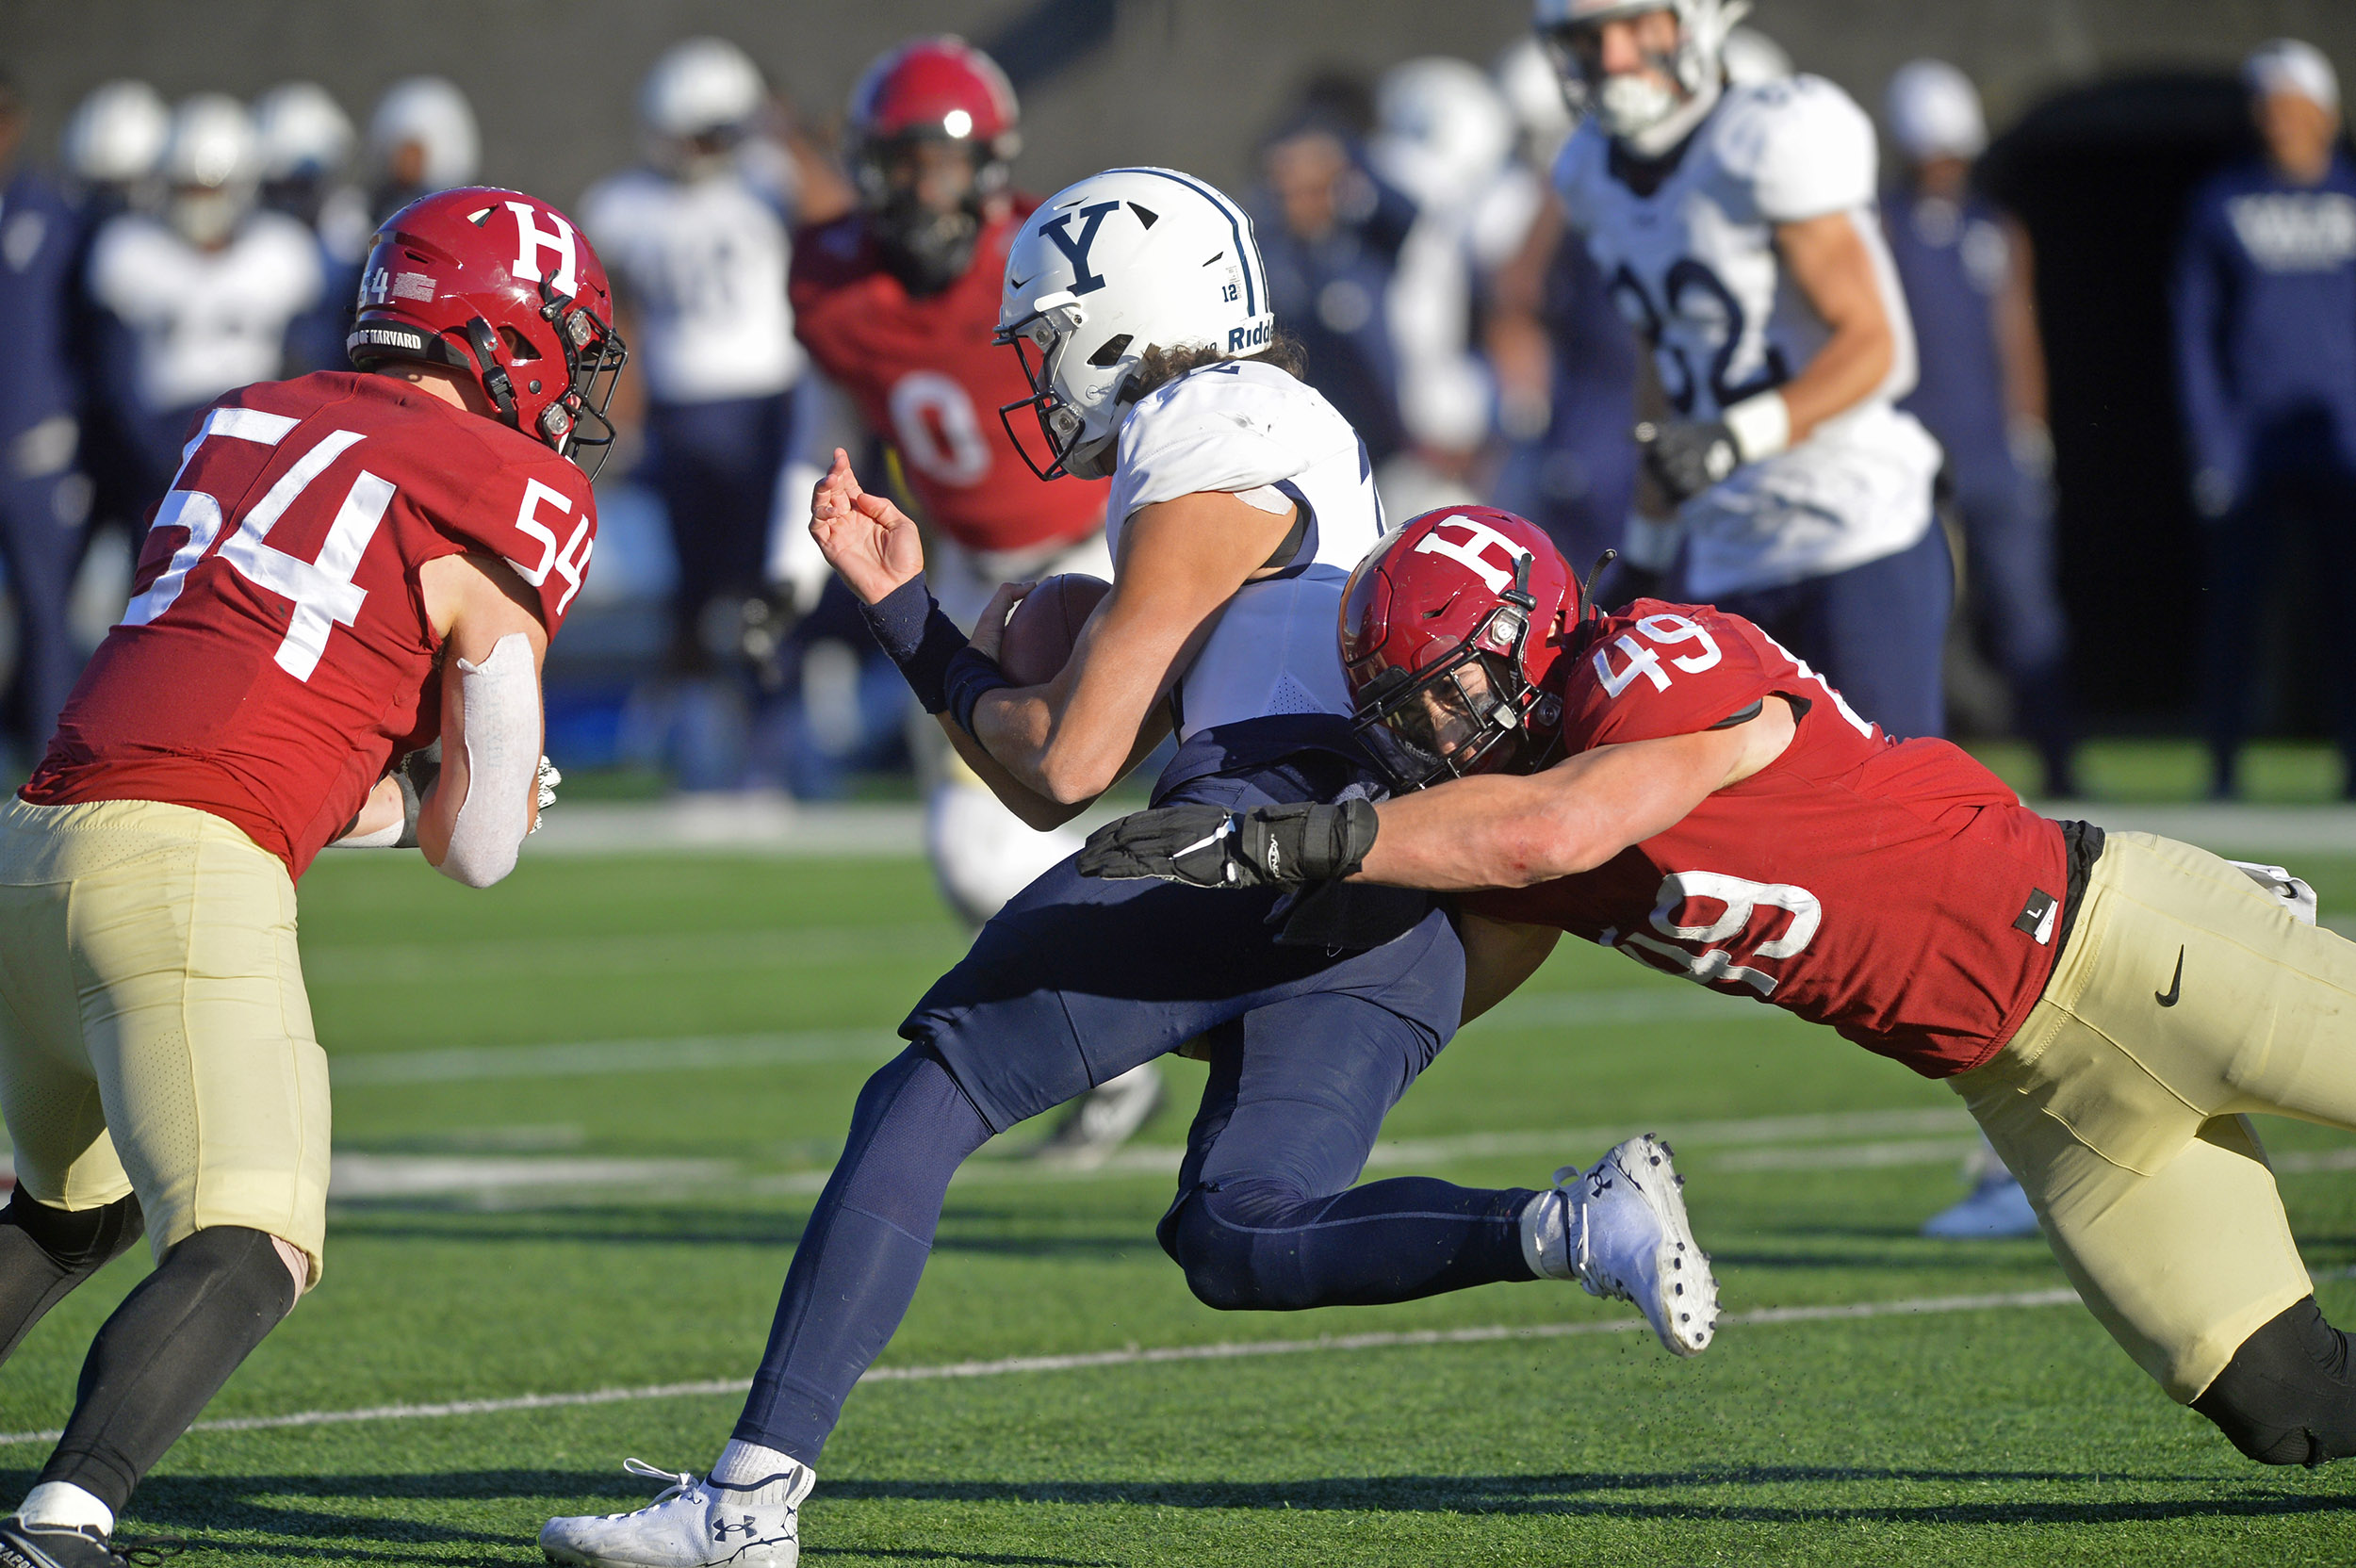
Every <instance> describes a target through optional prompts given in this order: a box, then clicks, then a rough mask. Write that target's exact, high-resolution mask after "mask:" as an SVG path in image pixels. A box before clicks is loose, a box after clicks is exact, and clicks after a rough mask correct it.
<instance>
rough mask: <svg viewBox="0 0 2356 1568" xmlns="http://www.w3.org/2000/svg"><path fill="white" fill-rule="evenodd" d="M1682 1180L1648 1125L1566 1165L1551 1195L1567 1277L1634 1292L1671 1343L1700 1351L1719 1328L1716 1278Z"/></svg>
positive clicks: (1608, 1292) (1595, 1291)
mask: <svg viewBox="0 0 2356 1568" xmlns="http://www.w3.org/2000/svg"><path fill="white" fill-rule="evenodd" d="M1566 1178H1567V1180H1566ZM1684 1184H1685V1178H1684V1177H1682V1176H1679V1175H1678V1174H1677V1167H1676V1166H1675V1165H1673V1164H1671V1163H1670V1156H1669V1146H1668V1145H1667V1144H1665V1143H1662V1142H1661V1140H1660V1139H1659V1138H1657V1137H1654V1136H1653V1135H1651V1134H1650V1133H1647V1134H1645V1135H1644V1136H1642V1137H1634V1138H1630V1139H1628V1141H1627V1142H1626V1143H1623V1144H1621V1145H1620V1146H1619V1147H1618V1148H1616V1149H1614V1150H1612V1152H1610V1153H1608V1154H1606V1155H1604V1157H1603V1158H1602V1159H1600V1160H1597V1161H1596V1162H1595V1165H1594V1166H1593V1167H1591V1168H1588V1169H1587V1170H1584V1171H1582V1170H1580V1169H1579V1168H1578V1167H1577V1166H1564V1167H1563V1168H1562V1169H1560V1170H1558V1171H1556V1172H1555V1173H1554V1191H1553V1192H1551V1193H1548V1194H1546V1197H1547V1198H1549V1199H1555V1200H1557V1201H1560V1202H1561V1204H1562V1243H1561V1245H1562V1247H1563V1249H1564V1256H1563V1259H1562V1264H1563V1266H1564V1268H1565V1269H1566V1271H1567V1273H1566V1277H1568V1278H1572V1279H1576V1280H1578V1281H1579V1283H1580V1284H1581V1285H1583V1286H1584V1287H1586V1290H1587V1294H1588V1295H1590V1296H1604V1297H1610V1298H1612V1299H1617V1300H1622V1301H1632V1302H1634V1303H1635V1304H1636V1307H1637V1310H1638V1311H1640V1312H1642V1313H1643V1314H1644V1320H1645V1321H1646V1322H1648V1323H1650V1324H1651V1325H1652V1331H1653V1332H1654V1333H1656V1334H1658V1335H1660V1336H1661V1344H1662V1345H1664V1346H1666V1347H1667V1348H1669V1350H1670V1351H1671V1352H1672V1353H1674V1354H1677V1355H1680V1356H1698V1355H1700V1354H1701V1353H1702V1352H1703V1351H1704V1350H1706V1349H1708V1348H1710V1335H1711V1334H1712V1333H1714V1332H1715V1331H1717V1328H1718V1282H1717V1279H1716V1277H1715V1276H1714V1275H1712V1274H1711V1273H1710V1257H1709V1255H1708V1254H1707V1253H1705V1252H1704V1251H1703V1250H1701V1247H1700V1246H1699V1245H1698V1244H1697V1243H1696V1242H1695V1241H1694V1240H1693V1224H1692V1222H1691V1221H1690V1220H1688V1219H1687V1218H1686V1215H1685V1195H1684V1194H1683V1193H1682V1192H1680V1191H1679V1190H1678V1189H1679V1188H1680V1187H1682V1186H1683V1185H1684ZM1549 1229H1551V1227H1549ZM1549 1272H1551V1270H1549Z"/></svg>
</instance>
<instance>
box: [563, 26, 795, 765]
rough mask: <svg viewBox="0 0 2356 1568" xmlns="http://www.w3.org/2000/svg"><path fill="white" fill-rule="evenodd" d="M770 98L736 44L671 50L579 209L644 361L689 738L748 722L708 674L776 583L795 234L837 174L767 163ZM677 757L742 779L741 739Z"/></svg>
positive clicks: (790, 439) (674, 651)
mask: <svg viewBox="0 0 2356 1568" xmlns="http://www.w3.org/2000/svg"><path fill="white" fill-rule="evenodd" d="M768 96H769V95H768V89H767V87H766V85H765V84H764V83H763V82H762V80H761V72H760V70H759V68H757V67H756V66H755V65H754V64H753V62H752V60H751V58H750V57H748V56H746V55H745V53H744V50H742V49H740V48H738V47H737V46H736V45H735V44H733V43H730V42H728V41H726V40H724V39H717V38H694V39H689V40H687V41H684V42H681V43H679V44H676V45H674V46H673V47H672V48H671V49H669V50H668V51H667V52H665V53H664V54H663V57H661V58H660V59H658V60H657V61H656V62H655V64H654V67H653V69H652V70H651V71H649V72H648V73H646V83H645V85H644V87H642V88H641V90H640V91H639V95H638V117H639V122H640V124H641V126H642V127H643V129H644V132H645V135H646V163H645V164H644V165H643V166H642V167H639V168H635V169H630V170H626V171H624V172H621V173H618V174H615V175H614V176H613V177H611V178H609V179H607V180H605V181H602V182H601V183H599V184H598V185H597V186H595V187H593V188H591V189H590V190H589V192H588V194H586V195H584V196H583V197H582V198H581V227H582V229H583V230H585V231H586V232H587V234H588V236H589V238H590V240H591V241H592V242H593V243H594V244H595V245H596V246H597V253H598V254H600V255H602V256H604V257H605V258H606V265H607V267H608V268H610V269H611V270H612V273H613V277H614V289H615V293H616V295H617V297H618V299H619V301H620V304H621V308H622V310H623V312H624V320H625V325H624V328H623V330H624V331H625V332H626V333H627V335H629V338H630V344H631V347H632V349H633V350H634V351H636V353H637V354H638V360H639V364H640V365H641V366H642V367H644V370H645V376H644V384H645V386H646V435H647V443H648V448H649V456H650V460H651V466H650V472H651V476H652V478H653V481H654V488H655V490H656V491H657V492H658V493H659V494H660V495H661V496H662V498H663V509H664V512H665V514H666V515H667V516H668V519H669V523H670V530H671V544H672V547H673V549H674V551H675V553H676V554H677V556H678V560H679V586H678V589H677V591H676V594H675V596H674V600H673V611H672V630H671V653H670V666H671V669H672V672H673V673H674V674H675V675H677V676H679V677H680V678H682V681H683V684H682V687H681V689H680V692H679V697H680V700H681V702H682V703H683V704H684V705H685V706H684V709H683V711H682V715H681V717H682V721H683V722H682V724H681V727H680V732H681V734H682V735H683V736H686V737H695V736H698V735H712V734H726V733H728V732H729V731H732V730H734V729H735V728H736V725H735V723H733V722H727V721H720V720H719V719H718V718H717V716H718V715H721V714H725V713H728V712H730V711H732V710H733V706H734V694H733V693H732V692H729V691H727V690H725V689H715V687H714V686H713V684H712V682H713V681H714V679H715V678H717V677H719V676H721V675H722V674H723V673H724V671H725V670H726V668H727V665H728V662H732V660H733V656H734V654H735V653H736V651H737V646H738V641H739V629H740V628H741V626H742V625H743V620H744V607H746V606H749V605H754V604H757V603H760V602H761V598H762V596H763V593H764V591H765V587H766V583H767V576H768V562H769V525H770V517H771V514H772V511H773V509H774V506H775V502H776V499H777V476H778V474H779V472H780V470H781V469H782V468H783V467H784V466H785V463H786V461H787V458H788V456H789V455H790V453H791V451H792V449H793V443H794V427H795V414H796V407H797V399H796V392H797V389H798V388H799V386H800V384H801V381H802V377H803V371H804V369H805V367H806V365H807V360H806V357H805V355H804V354H803V351H802V346H801V344H800V343H799V342H797V341H796V340H795V338H794V311H793V307H792V306H791V305H790V304H788V303H787V302H786V291H785V284H786V271H787V266H788V262H789V260H790V258H791V256H792V253H793V244H792V239H791V235H792V233H793V225H794V222H795V221H796V219H797V216H799V215H800V213H801V204H802V196H803V190H804V186H805V183H806V180H805V173H806V172H807V174H808V175H809V176H810V178H812V179H815V180H816V181H817V182H819V183H820V184H822V185H824V184H825V183H826V181H827V180H828V179H829V176H827V175H826V174H825V173H824V172H821V171H819V170H817V169H816V167H815V164H816V160H815V159H803V160H795V159H792V158H778V159H770V158H767V157H764V156H761V152H762V151H763V143H762V142H761V138H760V137H759V135H758V131H759V129H760V122H761V118H762V116H763V114H764V112H765V111H766V108H767V105H768ZM833 184H834V186H837V187H839V186H840V184H841V182H840V181H839V179H837V180H834V181H833ZM819 194H820V196H821V200H822V201H836V200H838V198H837V196H836V194H835V192H834V191H833V190H831V189H827V190H822V191H821V192H819ZM765 608H766V607H765V605H764V606H763V607H762V609H763V610H764V611H765ZM754 613H756V614H762V612H761V611H756V612H754ZM762 618H763V619H764V620H765V619H766V617H765V614H764V615H762ZM707 719H712V720H713V722H711V723H707V722H704V721H705V720H707ZM682 750H683V755H682V756H681V758H680V782H681V783H682V784H684V785H687V786H688V787H690V788H715V787H727V786H732V785H734V784H736V783H737V782H738V781H739V764H738V760H737V759H736V758H735V757H734V756H733V752H734V750H735V747H734V745H733V744H732V743H716V744H709V745H706V744H699V743H695V742H694V741H693V740H692V739H691V740H690V741H689V742H688V743H686V744H685V745H684V746H683V748H682Z"/></svg>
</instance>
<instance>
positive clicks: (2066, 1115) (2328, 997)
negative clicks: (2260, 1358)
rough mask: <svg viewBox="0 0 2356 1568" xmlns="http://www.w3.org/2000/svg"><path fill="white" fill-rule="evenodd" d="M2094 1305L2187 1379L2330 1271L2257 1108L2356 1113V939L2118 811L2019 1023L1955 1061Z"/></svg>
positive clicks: (2136, 1353)
mask: <svg viewBox="0 0 2356 1568" xmlns="http://www.w3.org/2000/svg"><path fill="white" fill-rule="evenodd" d="M1950 1083H1951V1084H1952V1085H1953V1086H1954V1087H1955V1092H1956V1093H1957V1094H1959V1095H1961V1096H1963V1099H1964V1103H1966V1104H1968V1105H1969V1106H1970V1107H1971V1109H1972V1115H1973V1116H1974V1117H1975V1118H1977V1119H1978V1120H1979V1123H1980V1125H1981V1126H1982V1127H1983V1128H1984V1129H1986V1130H1987V1133H1988V1139H1989V1141H1990V1142H1992V1143H1993V1144H1995V1146H1996V1151H1997V1152H1998V1153H2000V1154H2002V1155H2003V1156H2004V1163H2005V1164H2006V1165H2007V1166H2009V1167H2010V1168H2012V1171H2013V1174H2014V1175H2016V1176H2018V1177H2019V1178H2020V1179H2021V1186H2022V1187H2023V1188H2024V1189H2026V1191H2027V1193H2028V1195H2029V1201H2030V1203H2031V1204H2032V1205H2033V1206H2034V1207H2035V1208H2036V1210H2037V1216H2038V1217H2039V1218H2040V1219H2042V1220H2043V1221H2044V1223H2045V1233H2046V1237H2047V1239H2048V1240H2049V1241H2050V1242H2051V1243H2052V1245H2053V1252H2054V1255H2055V1256H2056V1257H2058V1258H2059V1259H2060V1260H2061V1265H2062V1267H2063V1268H2064V1270H2066V1271H2067V1272H2068V1273H2069V1275H2070V1282H2072V1283H2073V1284H2075V1285H2076V1286H2077V1287H2078V1294H2079V1295H2080V1296H2082V1297H2083V1298H2085V1299H2086V1305H2087V1306H2088V1307H2089V1308H2091V1309H2092V1310H2093V1313H2094V1315H2095V1316H2096V1317H2098V1318H2100V1319H2101V1320H2102V1326H2103V1327H2104V1328H2106V1329H2108V1330H2109V1331H2110V1332H2111V1335H2112V1337H2113V1338H2115V1339H2117V1340H2118V1341H2119V1344H2120V1345H2121V1346H2123V1347H2125V1348H2126V1350H2127V1353H2128V1354H2129V1355H2132V1356H2133V1357H2135V1361H2136V1362H2137V1363H2138V1364H2140V1365H2141V1366H2142V1367H2143V1369H2144V1370H2145V1371H2147V1372H2149V1373H2151V1376H2152V1377H2153V1378H2155V1379H2157V1380H2159V1382H2160V1384H2161V1386H2162V1387H2164V1388H2166V1389H2167V1390H2168V1393H2169V1394H2170V1395H2171V1396H2172V1397H2175V1398H2176V1399H2178V1400H2181V1401H2184V1402H2186V1403H2189V1402H2190V1401H2192V1400H2193V1399H2195V1398H2198V1397H2200V1395H2201V1391H2202V1390H2204V1389H2205V1388H2207V1387H2208V1386H2209V1383H2210V1381H2211V1380H2213V1379H2214V1378H2216V1377H2217V1374H2218V1373H2219V1372H2221V1371H2223V1370H2224V1369H2225V1365H2226V1364H2227V1363H2228V1362H2230V1361H2231V1360H2233V1352H2234V1351H2235V1350H2236V1349H2238V1348H2240V1347H2241V1344H2242V1341H2244V1340H2245V1339H2247V1338H2249V1337H2250V1334H2251V1333H2252V1332H2253V1331H2256V1330H2257V1329H2258V1328H2260V1327H2261V1326H2263V1325H2264V1324H2265V1323H2266V1322H2267V1321H2268V1320H2269V1319H2271V1318H2272V1317H2274V1316H2275V1315H2277V1314H2279V1313H2281V1312H2282V1310H2283V1309H2284V1308H2286V1307H2289V1306H2290V1305H2292V1304H2293V1303H2294V1302H2297V1301H2298V1300H2299V1299H2301V1298H2303V1297H2305V1296H2307V1295H2309V1294H2311V1293H2312V1292H2313V1290H2314V1288H2315V1287H2314V1285H2313V1284H2312V1283H2311V1282H2310V1281H2309V1280H2308V1277H2307V1270H2306V1267H2305V1266H2304V1265H2302V1264H2301V1263H2300V1262H2299V1249H2298V1247H2297V1246H2296V1245H2295V1244H2294V1243H2293V1242H2292V1240H2291V1233H2290V1225H2289V1222H2288V1221H2287V1220H2286V1219H2285V1218H2284V1217H2283V1214H2282V1197H2281V1195H2280V1194H2279V1193H2278V1192H2277V1191H2276V1190H2275V1185H2274V1175H2273V1172H2272V1170H2271V1169H2269V1168H2268V1167H2267V1165H2266V1153H2265V1152H2264V1151H2263V1150H2262V1149H2260V1147H2259V1145H2258V1140H2257V1137H2256V1135H2254V1134H2253V1133H2252V1132H2251V1130H2250V1124H2249V1122H2248V1121H2247V1120H2246V1119H2245V1118H2246V1117H2247V1116H2248V1115H2249V1114H2250V1113H2252V1112H2268V1113H2272V1114H2274V1115H2279V1116H2289V1117H2297V1118H2299V1119H2303V1120H2307V1121H2316V1122H2322V1123H2325V1124H2327V1125H2330V1126H2334V1127H2345V1128H2349V1129H2351V1130H2356V943H2351V942H2349V941H2348V940H2347V939H2344V938H2341V937H2339V936H2336V935H2334V934H2333V933H2331V932H2330V931H2324V930H2318V929H2317V928H2315V927H2314V926H2311V925H2307V924H2304V923H2301V922H2299V921H2298V920H2297V919H2295V918H2293V916H2292V915H2291V914H2290V912H2289V911H2288V910H2287V909H2285V908H2284V907H2282V905H2281V904H2279V903H2278V902H2276V901H2275V900H2274V899H2272V898H2269V897H2268V896H2266V894H2265V893H2264V892H2262V891H2261V890H2259V889H2258V888H2257V887H2256V885H2254V884H2253V883H2252V882H2251V881H2250V879H2249V878H2248V877H2247V876H2245V875H2244V874H2242V873H2241V872H2239V871H2237V870H2235V869H2234V868H2233V866H2232V865H2229V864H2228V863H2227V862H2225V861H2224V860H2222V859H2219V858H2217V856H2214V855H2211V854H2209V853H2208V852H2207V851H2205V850H2201V849H2195V848H2193V847H2192V846H2191V845H2189V844H2181V843H2177V842H2174V841H2171V840H2168V839H2161V838H2155V837H2153V836H2152V835H2151V834H2148V833H2113V834H2110V835H2108V836H2107V837H2106V839H2105V841H2104V844H2103V849H2102V857H2101V858H2099V859H2098V860H2096V862H2095V864H2094V869H2093V873H2092V875H2091V877H2090V878H2089V885H2088V887H2087V889H2086V897H2085V902H2084V904H2083V905H2082V906H2081V907H2080V909H2079V912H2078V918H2077V923H2076V925H2075V927H2074V928H2073V930H2072V932H2071V934H2070V945H2069V947H2068V948H2067V949H2065V950H2064V952H2063V953H2062V956H2061V960H2060V962H2059V963H2058V964H2057V965H2056V966H2055V967H2054V971H2053V976H2052V978H2051V979H2050V980H2049V981H2048V982H2047V983H2046V987H2045V993H2044V996H2043V997H2042V998H2041V999H2040V1000H2039V1001H2038V1003H2037V1006H2036V1007H2035V1008H2034V1009H2033V1010H2032V1011H2031V1012H2030V1014H2029V1018H2028V1021H2027V1022H2026V1023H2024V1024H2023V1025H2022V1026H2021V1031H2020V1033H2019V1034H2018V1035H2016V1036H2015V1037H2013V1039H2012V1041H2011V1042H2010V1043H2009V1044H2007V1045H2006V1046H2005V1047H2004V1049H2003V1050H2002V1051H2000V1052H1998V1053H1997V1054H1996V1055H1995V1056H1994V1057H1993V1058H1991V1059H1990V1060H1989V1061H1988V1063H1987V1064H1986V1065H1984V1066H1982V1067H1980V1068H1977V1069H1975V1070H1972V1071H1971V1072H1967V1073H1964V1074H1962V1075H1961V1076H1959V1077H1956V1078H1954V1079H1952V1080H1950Z"/></svg>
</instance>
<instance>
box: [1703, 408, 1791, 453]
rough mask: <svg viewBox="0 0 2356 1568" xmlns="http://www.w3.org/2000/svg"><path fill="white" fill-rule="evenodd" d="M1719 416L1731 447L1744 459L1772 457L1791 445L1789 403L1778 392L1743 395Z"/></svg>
mask: <svg viewBox="0 0 2356 1568" xmlns="http://www.w3.org/2000/svg"><path fill="white" fill-rule="evenodd" d="M1719 417H1720V418H1721V419H1722V420H1724V421H1725V423H1726V430H1727V431H1728V433H1731V434H1732V435H1733V437H1734V449H1735V453H1736V455H1738V456H1740V457H1741V458H1742V461H1743V462H1745V463H1757V462H1758V461H1759V459H1760V458H1763V457H1774V456H1775V455H1776V454H1777V453H1778V452H1782V451H1784V450H1786V449H1789V448H1790V447H1791V445H1792V405H1791V404H1789V403H1787V402H1785V401H1784V400H1783V394H1782V393H1780V392H1761V393H1759V395H1758V396H1757V397H1755V398H1745V399H1743V400H1742V401H1741V402H1739V403H1736V404H1735V405H1734V406H1733V407H1732V408H1729V409H1727V410H1726V412H1725V413H1724V414H1722V415H1720V416H1719Z"/></svg>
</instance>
